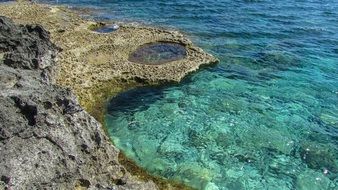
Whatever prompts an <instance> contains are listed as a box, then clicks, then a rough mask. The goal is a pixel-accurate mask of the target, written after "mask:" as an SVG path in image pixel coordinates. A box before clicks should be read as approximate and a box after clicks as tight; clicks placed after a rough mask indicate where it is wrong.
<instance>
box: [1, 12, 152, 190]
mask: <svg viewBox="0 0 338 190" xmlns="http://www.w3.org/2000/svg"><path fill="white" fill-rule="evenodd" d="M57 52H58V49H57V48H56V46H55V45H53V44H52V43H51V42H50V41H49V34H48V32H46V31H45V30H44V29H43V28H42V27H41V26H39V25H25V26H23V25H22V26H17V25H15V24H13V22H12V21H11V20H9V19H7V18H5V17H0V55H1V56H0V105H1V107H0V155H1V156H0V189H156V188H157V187H156V185H155V184H154V183H153V182H151V181H150V182H140V181H137V180H136V179H134V177H132V176H131V175H130V174H129V173H128V172H127V171H126V170H125V169H124V167H123V166H121V165H120V164H119V162H118V154H119V152H118V150H117V149H116V148H115V147H114V146H112V145H111V143H110V142H109V139H108V137H107V136H106V135H105V134H104V131H103V129H102V127H101V125H100V124H99V123H98V122H97V121H96V120H95V119H94V118H93V117H91V116H90V115H89V114H88V113H87V112H86V111H84V110H83V109H82V108H81V107H80V106H79V104H78V102H77V99H76V97H75V96H74V95H73V94H72V92H71V91H70V90H68V89H65V88H62V87H59V86H57V85H55V84H54V83H53V81H54V80H53V78H54V76H53V73H54V70H55V69H56V62H55V55H56V53H57Z"/></svg>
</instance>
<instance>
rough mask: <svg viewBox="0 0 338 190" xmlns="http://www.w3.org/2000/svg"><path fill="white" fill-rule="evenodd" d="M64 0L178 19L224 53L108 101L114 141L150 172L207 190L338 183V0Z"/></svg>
mask: <svg viewBox="0 0 338 190" xmlns="http://www.w3.org/2000/svg"><path fill="white" fill-rule="evenodd" d="M47 2H55V1H47ZM59 3H65V4H68V5H72V6H76V7H78V6H85V7H91V8H94V9H96V10H97V11H95V12H94V13H93V14H94V15H92V16H94V17H96V18H98V19H113V20H124V21H127V22H141V23H144V24H150V25H155V26H164V27H171V28H175V29H177V30H180V31H182V32H183V33H185V34H186V35H187V36H188V37H189V38H190V39H192V40H193V41H194V42H195V43H196V44H197V45H199V46H200V47H202V48H203V49H205V50H206V51H208V52H210V53H212V54H214V55H215V56H216V57H218V58H219V59H220V63H219V64H218V65H217V66H215V67H212V68H207V69H203V70H201V71H200V72H197V73H195V74H193V75H191V76H189V77H187V78H186V79H185V81H184V82H183V83H181V84H179V85H176V86H164V87H149V88H141V89H134V90H131V91H128V92H125V93H122V94H120V95H118V96H117V97H115V98H114V99H112V101H111V103H110V105H108V114H107V115H106V123H107V126H108V128H109V132H110V135H111V138H112V141H113V142H114V143H115V144H116V146H117V147H118V148H120V149H121V150H122V151H123V152H124V153H125V154H126V155H127V156H128V157H130V158H131V159H133V160H134V161H135V162H136V163H138V164H139V165H140V166H141V167H143V168H145V169H146V170H147V171H149V172H150V173H152V174H154V175H160V176H163V177H166V178H168V179H174V180H178V181H181V182H183V183H186V184H188V185H190V186H192V187H195V188H197V189H209V190H211V189H213V190H216V189H222V190H223V189H224V190H225V189H229V190H232V189H234V190H241V189H250V190H251V189H272V190H275V189H301V190H317V189H332V190H333V189H338V1H336V0H321V1H320V0H276V1H272V0H232V1H231V0H204V1H203V0H181V1H177V0H176V1H175V0H174V1H165V0H139V1H137V0H126V1H122V0H117V1H113V0H110V1H108V0H105V1H104V0H101V1H99V0H85V1H75V0H60V1H59Z"/></svg>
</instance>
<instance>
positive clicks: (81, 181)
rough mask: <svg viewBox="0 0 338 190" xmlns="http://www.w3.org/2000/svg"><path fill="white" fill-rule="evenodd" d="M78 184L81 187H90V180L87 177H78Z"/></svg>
mask: <svg viewBox="0 0 338 190" xmlns="http://www.w3.org/2000/svg"><path fill="white" fill-rule="evenodd" d="M79 185H80V186H81V187H85V188H89V187H90V181H89V180H87V179H79Z"/></svg>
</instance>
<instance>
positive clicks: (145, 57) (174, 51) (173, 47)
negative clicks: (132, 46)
mask: <svg viewBox="0 0 338 190" xmlns="http://www.w3.org/2000/svg"><path fill="white" fill-rule="evenodd" d="M186 55H187V51H186V48H185V47H184V46H183V45H181V44H178V43H173V42H155V43H149V44H145V45H142V46H140V47H139V48H138V49H137V50H136V51H134V52H133V53H132V54H131V55H130V56H129V61H131V62H134V63H141V64H148V65H158V64H164V63H168V62H172V61H176V60H180V59H183V58H185V57H186Z"/></svg>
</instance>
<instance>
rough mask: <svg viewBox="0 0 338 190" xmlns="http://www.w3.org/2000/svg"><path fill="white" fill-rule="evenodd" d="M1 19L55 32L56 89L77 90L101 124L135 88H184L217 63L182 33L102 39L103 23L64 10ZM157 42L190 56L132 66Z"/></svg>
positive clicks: (20, 10) (142, 30)
mask: <svg viewBox="0 0 338 190" xmlns="http://www.w3.org/2000/svg"><path fill="white" fill-rule="evenodd" d="M0 14H2V15H3V16H7V17H9V18H11V19H13V20H14V21H15V22H17V23H21V24H32V23H34V24H40V25H42V26H43V27H44V28H46V29H47V30H48V31H49V32H50V36H51V41H52V42H53V43H55V44H56V45H57V46H58V47H61V48H62V49H63V51H62V52H61V53H59V54H58V56H57V59H58V63H59V70H58V72H57V73H58V74H57V76H56V82H57V84H59V85H61V86H65V87H69V88H70V89H72V91H73V92H74V93H75V95H76V96H77V97H78V99H79V102H80V104H81V105H82V106H83V107H84V108H85V109H86V110H87V111H88V112H90V113H91V114H92V115H93V116H94V117H95V118H97V119H99V120H100V121H103V120H102V113H101V112H100V110H102V107H103V106H102V105H103V104H104V102H105V100H106V99H107V98H110V97H111V96H112V95H114V94H116V93H118V92H121V91H122V90H125V89H126V88H129V87H133V86H135V85H144V84H158V83H166V82H179V81H180V80H181V79H182V78H183V77H184V76H186V75H187V74H188V73H190V72H193V71H195V70H197V69H198V68H199V67H200V66H201V65H206V64H212V63H216V62H217V61H218V60H217V59H216V58H214V57H213V56H212V55H210V54H208V53H206V52H204V51H203V50H202V49H200V48H198V47H196V46H194V45H193V44H192V42H191V41H190V40H188V39H187V38H185V37H184V35H182V34H181V33H179V32H177V31H168V30H163V29H159V28H153V27H145V26H138V25H134V24H128V23H119V26H120V27H119V29H118V30H115V31H113V32H111V33H98V32H95V31H93V30H92V29H95V27H100V26H102V25H103V24H104V23H101V22H96V21H90V20H85V19H83V18H82V17H80V16H79V14H78V12H74V10H70V9H68V8H66V7H62V6H50V5H43V4H35V3H27V2H21V3H6V4H2V5H1V6H0ZM106 24H109V23H106ZM153 42H173V43H178V44H180V45H182V46H184V47H185V48H186V51H187V52H186V54H187V55H186V57H185V58H183V59H180V60H176V61H172V62H170V63H166V64H161V65H146V64H138V63H133V62H131V61H130V60H129V56H130V55H131V54H132V52H134V51H135V50H137V49H138V48H139V47H140V46H142V45H144V44H149V43H153Z"/></svg>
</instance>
